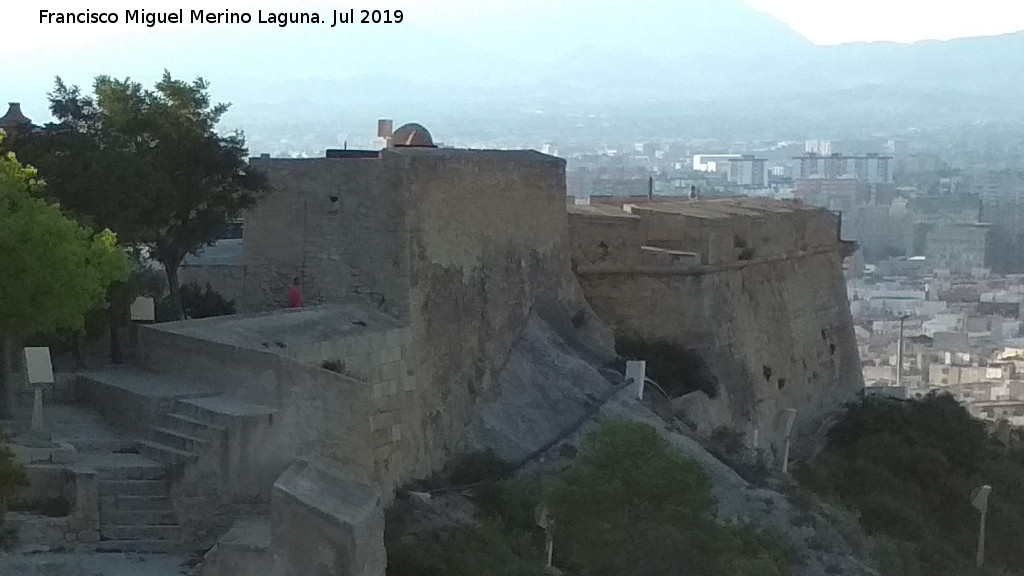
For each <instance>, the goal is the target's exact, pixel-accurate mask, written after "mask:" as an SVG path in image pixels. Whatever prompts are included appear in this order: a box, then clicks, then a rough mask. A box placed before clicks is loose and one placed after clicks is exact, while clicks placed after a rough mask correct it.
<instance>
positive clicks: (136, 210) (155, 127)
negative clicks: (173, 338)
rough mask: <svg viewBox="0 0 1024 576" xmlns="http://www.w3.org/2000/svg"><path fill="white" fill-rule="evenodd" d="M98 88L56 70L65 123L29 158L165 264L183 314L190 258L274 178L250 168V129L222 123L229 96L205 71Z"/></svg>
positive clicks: (64, 193)
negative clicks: (149, 83) (68, 80)
mask: <svg viewBox="0 0 1024 576" xmlns="http://www.w3.org/2000/svg"><path fill="white" fill-rule="evenodd" d="M93 92H94V95H93V96H83V95H82V93H81V91H80V90H79V89H78V88H77V87H74V86H71V87H68V86H67V85H65V84H64V83H63V82H62V81H61V80H60V78H57V81H56V85H55V87H54V90H53V92H51V93H50V94H49V98H50V110H51V111H52V113H53V115H54V116H55V117H56V118H57V119H58V120H59V121H60V122H59V123H58V124H53V125H49V126H46V127H44V128H43V129H41V130H39V131H37V133H36V135H34V136H32V137H31V138H30V139H31V140H34V142H33V143H32V144H31V145H29V146H28V152H29V153H30V154H31V156H30V159H31V160H32V161H33V162H36V163H37V165H38V166H39V167H40V168H41V169H43V170H44V171H45V172H44V173H46V174H47V175H48V180H49V179H50V178H51V177H50V176H49V175H50V174H53V177H52V182H51V185H50V186H49V190H50V193H51V195H52V196H51V197H52V198H53V199H54V200H58V201H59V202H60V204H61V205H62V206H63V207H66V208H67V209H69V210H71V211H72V212H73V213H74V214H81V215H83V217H84V220H85V221H88V222H91V223H95V224H97V225H99V226H102V227H107V228H110V229H112V230H115V231H116V232H117V233H118V235H119V237H120V238H121V241H122V242H124V243H126V244H127V245H130V246H134V247H145V249H146V252H147V255H148V256H149V257H151V258H153V259H154V260H156V261H158V262H159V263H160V264H161V265H163V267H164V271H165V273H166V276H167V285H168V290H169V292H170V302H171V308H172V312H173V314H174V317H175V318H182V317H183V308H182V300H181V292H180V282H179V280H178V271H179V269H180V267H181V263H182V261H183V260H184V259H185V257H186V256H187V255H189V254H194V253H196V252H197V251H199V250H200V249H202V248H203V247H204V246H208V245H209V244H211V243H213V242H214V241H215V240H216V239H217V237H218V236H219V235H220V234H221V233H222V232H223V231H224V229H225V228H226V226H227V224H228V221H229V220H230V219H232V218H234V217H236V216H238V215H239V214H240V213H241V212H242V211H244V210H246V209H248V208H251V207H252V206H254V205H255V203H256V202H257V200H258V199H259V198H260V196H261V195H263V194H264V193H265V192H266V191H267V189H268V185H267V180H266V177H265V176H264V175H262V174H261V173H259V172H256V171H253V170H251V169H249V167H248V163H247V161H246V157H247V154H248V151H247V149H246V147H245V137H244V135H243V134H241V133H240V132H233V133H229V134H221V133H218V132H217V125H218V124H219V123H220V120H221V118H222V117H223V115H224V113H225V112H227V110H228V105H227V104H213V103H212V102H211V100H210V96H209V83H208V82H206V81H205V80H203V79H201V78H198V79H196V80H194V81H192V82H185V81H182V80H177V79H175V78H173V77H172V76H171V74H170V73H169V72H166V71H165V72H164V75H163V77H162V78H161V80H160V81H159V82H157V83H156V85H155V86H154V89H152V90H149V89H145V88H143V86H142V85H141V84H140V83H137V82H132V81H131V80H130V79H124V80H117V79H113V78H111V77H109V76H99V77H97V78H96V80H95V82H94V84H93ZM19 145H20V144H19Z"/></svg>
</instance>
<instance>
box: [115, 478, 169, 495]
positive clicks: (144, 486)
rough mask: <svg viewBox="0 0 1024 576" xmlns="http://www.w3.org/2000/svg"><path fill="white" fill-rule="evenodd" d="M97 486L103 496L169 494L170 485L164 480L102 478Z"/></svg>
mask: <svg viewBox="0 0 1024 576" xmlns="http://www.w3.org/2000/svg"><path fill="white" fill-rule="evenodd" d="M97 488H98V490H99V493H100V495H101V496H107V495H113V496H117V495H123V496H167V495H169V494H170V486H168V484H167V482H165V481H163V480H100V481H99V482H98V483H97Z"/></svg>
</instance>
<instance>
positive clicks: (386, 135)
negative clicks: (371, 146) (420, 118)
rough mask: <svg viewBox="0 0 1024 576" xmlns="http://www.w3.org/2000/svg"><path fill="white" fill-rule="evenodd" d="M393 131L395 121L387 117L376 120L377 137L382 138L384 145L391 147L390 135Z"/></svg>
mask: <svg viewBox="0 0 1024 576" xmlns="http://www.w3.org/2000/svg"><path fill="white" fill-rule="evenodd" d="M394 131H395V123H394V121H392V120H391V119H389V118H381V119H380V120H377V138H382V139H384V147H385V148H391V136H392V135H393V134H394Z"/></svg>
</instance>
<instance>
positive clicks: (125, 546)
mask: <svg viewBox="0 0 1024 576" xmlns="http://www.w3.org/2000/svg"><path fill="white" fill-rule="evenodd" d="M177 548H178V543H177V542H175V541H173V540H100V541H99V543H98V544H97V546H96V550H97V551H98V552H139V553H143V554H170V553H172V552H174V551H175V550H176V549H177Z"/></svg>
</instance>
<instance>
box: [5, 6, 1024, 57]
mask: <svg viewBox="0 0 1024 576" xmlns="http://www.w3.org/2000/svg"><path fill="white" fill-rule="evenodd" d="M548 1H550V0H488V1H487V2H480V1H479V0H401V1H397V2H394V3H392V2H381V1H378V0H375V1H372V2H371V1H367V2H364V3H363V4H365V6H366V7H381V8H384V7H386V6H388V5H391V4H394V7H397V8H404V9H405V12H406V14H407V15H408V18H409V22H410V23H415V24H417V25H422V26H424V27H427V28H432V29H435V30H438V31H442V32H443V31H444V29H445V28H447V27H451V26H458V25H465V24H467V23H470V22H473V23H476V24H477V25H480V24H483V25H485V26H491V27H496V26H495V24H496V23H500V22H501V21H502V19H503V18H507V17H512V16H522V15H524V14H528V12H529V11H530V10H544V5H545V4H547V3H548ZM554 1H555V2H557V1H558V0H554ZM677 1H679V2H684V3H685V2H687V1H689V0H677ZM744 1H746V2H747V3H748V4H750V5H751V6H753V7H755V8H757V9H759V10H761V11H763V12H767V13H769V14H772V15H774V16H776V17H777V18H779V19H780V20H782V21H784V22H785V23H787V24H789V25H790V26H791V27H793V28H794V29H796V30H797V31H798V32H800V33H801V34H803V35H804V36H806V37H807V38H808V39H810V40H811V41H813V42H816V43H819V44H838V43H844V42H853V41H876V40H892V41H898V42H912V41H916V40H921V39H950V38H956V37H961V36H976V35H990V34H1001V33H1005V32H1013V31H1017V30H1022V29H1024V2H1021V1H1020V0H971V1H969V2H963V1H953V0H744ZM215 4H216V8H217V9H237V10H249V11H253V12H255V10H257V9H260V8H262V9H271V10H275V11H278V10H302V9H311V8H319V9H321V10H323V9H325V8H336V7H338V5H337V4H336V3H335V2H329V1H327V0H219V1H218V2H216V3H215ZM349 4H351V5H358V4H360V3H358V2H357V3H345V5H346V6H347V5H349ZM630 4H632V3H622V2H611V1H609V2H608V3H607V4H606V5H608V6H615V7H616V8H617V9H619V11H621V8H622V6H628V5H630ZM589 5H590V6H591V8H590V9H591V10H596V9H598V8H597V6H600V5H602V2H600V1H595V2H591V3H589ZM46 6H47V8H48V9H50V10H52V11H61V10H82V9H83V8H85V7H88V8H90V9H92V10H93V11H103V10H115V11H118V12H119V13H121V14H122V18H123V12H124V9H125V8H128V7H131V8H138V7H140V6H145V8H147V9H149V10H151V11H158V10H168V9H177V8H184V9H186V13H187V10H188V9H190V8H206V9H210V8H214V5H211V4H210V3H209V2H206V1H202V0H150V1H148V2H145V3H139V2H137V1H131V0H91V1H90V2H82V1H81V0H49V1H48V2H47V3H46ZM39 7H40V5H39V4H38V3H35V2H14V3H8V5H7V6H5V9H4V11H5V13H6V14H5V15H7V16H10V17H11V18H10V19H8V20H7V22H5V24H4V35H5V36H6V38H5V40H6V41H9V43H8V42H5V44H8V47H5V51H8V52H9V50H10V48H9V47H13V48H14V50H15V51H16V52H17V51H21V50H34V49H39V48H43V47H50V48H58V49H64V48H66V47H71V46H74V47H76V48H77V47H79V46H83V45H88V43H89V42H91V41H93V40H96V39H99V38H102V37H104V36H109V35H118V36H127V35H133V34H134V35H140V34H159V33H170V32H168V31H163V32H160V31H154V30H150V29H145V28H139V27H131V26H125V25H123V24H122V25H118V26H97V25H89V26H62V27H59V28H57V27H53V26H45V27H44V26H42V25H40V24H38V17H39V16H38V14H39V13H38V10H39ZM12 9H13V12H12ZM57 30H59V32H58V33H57V34H54V32H57Z"/></svg>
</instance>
